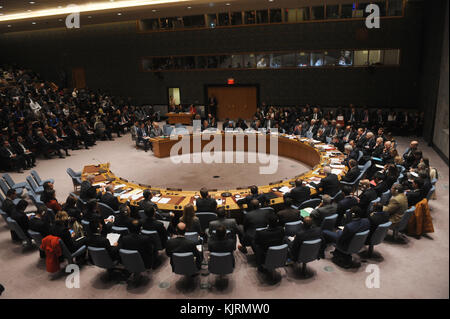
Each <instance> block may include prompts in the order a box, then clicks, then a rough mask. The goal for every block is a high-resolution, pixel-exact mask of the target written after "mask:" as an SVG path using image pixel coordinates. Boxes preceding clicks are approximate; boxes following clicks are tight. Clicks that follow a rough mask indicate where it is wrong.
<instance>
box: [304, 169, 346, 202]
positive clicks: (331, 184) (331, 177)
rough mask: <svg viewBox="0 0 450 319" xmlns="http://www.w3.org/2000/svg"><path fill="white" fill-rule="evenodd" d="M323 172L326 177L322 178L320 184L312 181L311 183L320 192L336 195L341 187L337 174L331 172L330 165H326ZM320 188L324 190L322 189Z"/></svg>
mask: <svg viewBox="0 0 450 319" xmlns="http://www.w3.org/2000/svg"><path fill="white" fill-rule="evenodd" d="M323 172H324V174H325V175H326V177H324V178H322V179H321V180H320V183H319V184H314V183H311V185H313V186H314V187H315V188H316V189H317V190H318V193H320V194H325V195H330V196H334V195H336V193H337V192H339V191H340V189H341V184H340V183H339V179H338V177H337V175H336V174H332V173H331V167H330V166H324V167H323ZM320 189H322V190H321V191H320Z"/></svg>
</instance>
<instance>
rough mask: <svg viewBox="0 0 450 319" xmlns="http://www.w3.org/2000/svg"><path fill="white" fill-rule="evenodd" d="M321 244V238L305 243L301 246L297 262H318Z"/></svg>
mask: <svg viewBox="0 0 450 319" xmlns="http://www.w3.org/2000/svg"><path fill="white" fill-rule="evenodd" d="M321 244H322V239H320V238H318V239H315V240H307V241H304V242H303V243H302V245H301V246H300V252H299V254H298V259H297V261H298V262H299V263H309V262H310V261H313V260H316V259H317V257H318V256H319V251H320V246H321Z"/></svg>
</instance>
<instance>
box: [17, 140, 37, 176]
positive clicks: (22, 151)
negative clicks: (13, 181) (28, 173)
mask: <svg viewBox="0 0 450 319" xmlns="http://www.w3.org/2000/svg"><path fill="white" fill-rule="evenodd" d="M12 147H13V148H14V151H15V152H16V154H18V155H20V156H23V158H24V160H25V165H26V166H27V167H29V168H31V167H35V166H36V156H35V155H34V153H33V152H31V151H30V150H29V149H27V148H26V147H25V145H24V144H23V138H22V136H20V135H19V136H17V139H16V141H15V142H14V143H13V144H12Z"/></svg>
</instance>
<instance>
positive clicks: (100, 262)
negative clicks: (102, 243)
mask: <svg viewBox="0 0 450 319" xmlns="http://www.w3.org/2000/svg"><path fill="white" fill-rule="evenodd" d="M88 251H89V256H91V259H92V261H93V262H94V265H96V266H97V267H100V268H105V269H111V268H114V263H113V261H112V259H111V257H110V256H109V254H108V252H107V251H106V249H105V248H98V247H90V246H88Z"/></svg>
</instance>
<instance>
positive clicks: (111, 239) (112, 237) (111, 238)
mask: <svg viewBox="0 0 450 319" xmlns="http://www.w3.org/2000/svg"><path fill="white" fill-rule="evenodd" d="M106 238H108V240H109V243H110V244H111V246H114V245H115V244H116V243H117V242H118V241H119V238H120V234H116V233H109V234H108V235H106Z"/></svg>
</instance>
